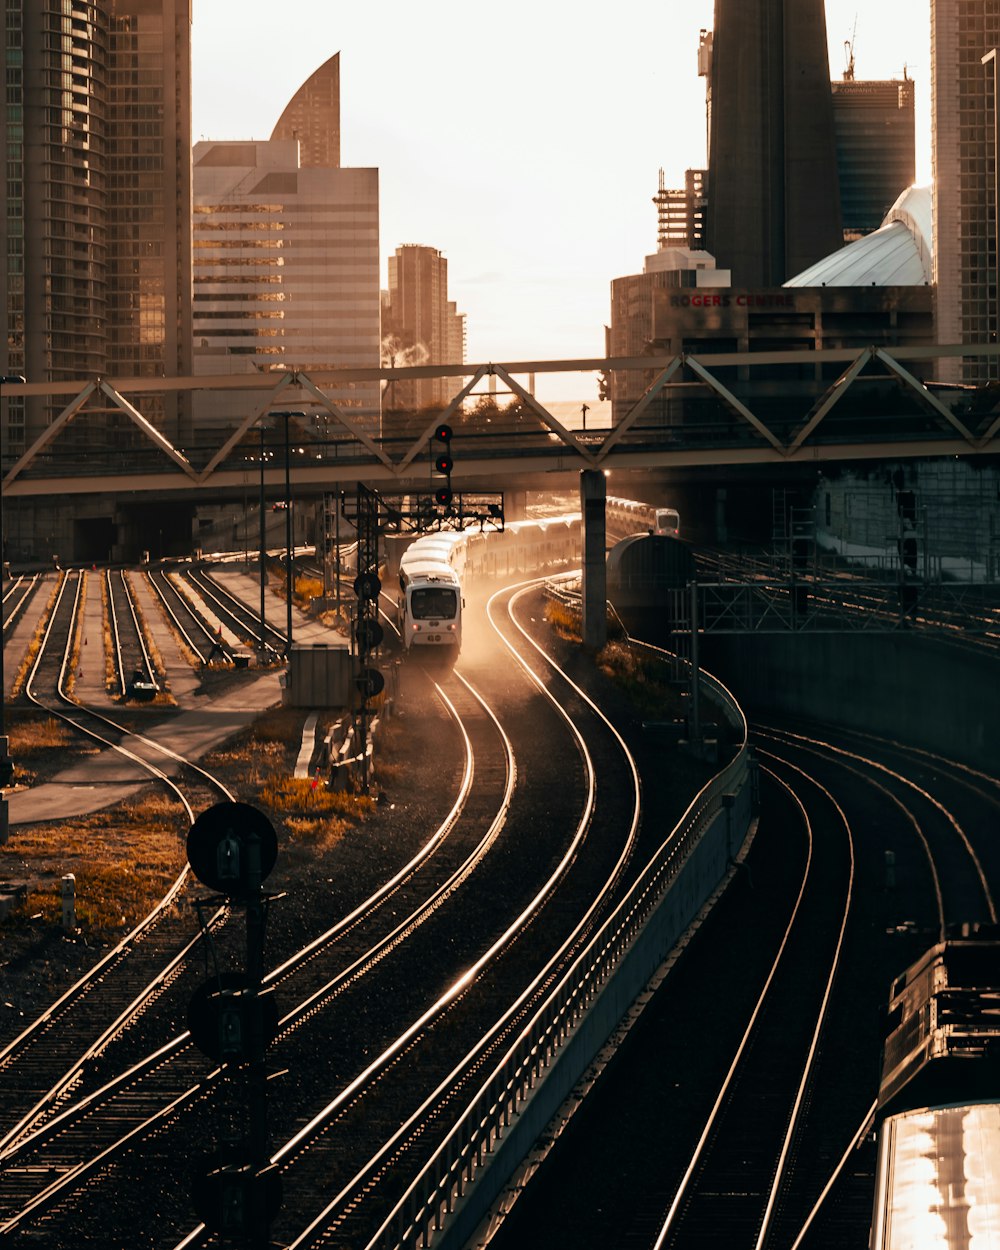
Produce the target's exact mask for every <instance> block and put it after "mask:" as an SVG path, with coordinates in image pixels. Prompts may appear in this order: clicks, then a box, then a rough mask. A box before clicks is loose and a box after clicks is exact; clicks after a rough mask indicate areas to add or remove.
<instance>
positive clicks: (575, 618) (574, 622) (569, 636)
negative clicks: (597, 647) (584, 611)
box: [545, 599, 580, 642]
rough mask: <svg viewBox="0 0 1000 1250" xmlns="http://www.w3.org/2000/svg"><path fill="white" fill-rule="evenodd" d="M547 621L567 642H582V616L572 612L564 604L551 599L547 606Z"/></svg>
mask: <svg viewBox="0 0 1000 1250" xmlns="http://www.w3.org/2000/svg"><path fill="white" fill-rule="evenodd" d="M545 619H546V620H547V621H548V622H549V624H550V625H551V626H552V628H553V629H554V630H555V631H556V633H557V634H558V635H559V637H560V638H564V639H565V640H566V641H567V642H580V615H579V613H578V612H571V611H570V609H569V608H567V607H566V606H565V605H564V604H562V603H559V602H558V601H557V600H555V599H550V600H549V602H548V603H546V605H545Z"/></svg>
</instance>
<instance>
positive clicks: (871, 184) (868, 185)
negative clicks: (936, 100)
mask: <svg viewBox="0 0 1000 1250" xmlns="http://www.w3.org/2000/svg"><path fill="white" fill-rule="evenodd" d="M831 85H832V88H833V120H834V128H835V130H836V135H837V168H838V171H839V174H840V210H841V215H842V218H843V226H844V239H845V241H847V242H851V241H852V240H854V239H859V238H861V237H862V235H865V234H870V233H871V232H872V231H873V230H877V229H878V228H879V226H881V224H882V221H883V219H884V218H885V215H886V213H887V212H888V211H889V209H890V208H891V207H892V206H893V204H895V202H896V200H897V199H898V198H899V196H900V195H901V194H902V193H903V192H904V191H905V190H906V188H907V187H909V186H911V185H912V183H913V179H914V176H915V173H916V149H915V144H914V114H913V104H914V91H913V81H912V79H910V78H907V77H905V76H904V77H903V78H902V79H898V80H896V79H888V80H883V81H865V80H863V79H860V78H858V79H855V78H844V79H843V81H841V82H834V83H832V84H831Z"/></svg>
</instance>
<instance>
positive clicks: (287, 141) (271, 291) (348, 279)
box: [194, 54, 380, 433]
mask: <svg viewBox="0 0 1000 1250" xmlns="http://www.w3.org/2000/svg"><path fill="white" fill-rule="evenodd" d="M339 64H340V57H339V54H338V55H336V56H334V57H331V58H330V60H328V61H327V62H326V63H325V64H324V65H322V66H320V68H319V69H318V70H316V72H315V73H314V74H313V75H311V77H310V78H309V79H307V81H306V82H305V83H304V84H303V86H302V87H301V88H300V89H299V91H298V92H297V93H296V94H295V96H294V97H293V99H292V101H291V102H290V104H289V105H288V107H287V108H286V109H285V111H284V112H283V113H282V116H281V118H280V119H279V121H278V124H277V125H276V126H275V129H274V132H273V133H272V136H271V138H270V140H268V141H266V142H254V141H252V140H250V141H227V142H219V143H215V142H201V143H198V144H196V145H195V148H194V255H195V261H194V336H195V367H196V369H197V371H198V373H200V374H212V373H230V372H241V371H246V370H251V369H264V370H266V369H273V368H282V369H298V370H302V371H304V372H306V373H309V372H320V371H323V370H327V369H335V368H352V367H357V368H378V364H379V344H380V325H379V317H380V303H379V220H378V170H377V169H345V168H342V167H341V166H340V100H339V95H338V91H337V87H338V84H339V79H340V71H339ZM326 162H332V163H331V164H327V163H326ZM324 390H325V392H326V394H327V395H328V396H329V397H330V398H331V399H332V400H333V401H334V402H335V403H337V404H339V405H340V406H342V407H344V408H345V409H350V410H353V412H354V413H355V415H358V416H361V417H364V418H370V419H374V418H377V416H378V412H379V387H378V382H377V381H375V380H372V381H370V382H359V383H356V384H353V385H344V386H340V387H338V388H336V389H334V388H330V387H326V388H324ZM236 402H237V403H238V402H239V401H236ZM226 407H227V405H226V403H225V402H224V400H223V398H222V397H221V396H217V397H213V399H212V401H211V402H210V403H207V402H203V400H202V399H199V405H198V412H199V425H202V426H204V424H205V421H206V419H207V413H209V412H211V415H212V418H213V419H214V421H215V423H216V424H228V423H229V422H230V421H231V418H232V416H233V413H232V412H227V411H226ZM230 407H232V405H230ZM234 411H235V410H234ZM369 424H370V422H369ZM203 433H204V431H203Z"/></svg>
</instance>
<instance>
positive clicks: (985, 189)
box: [931, 0, 1000, 382]
mask: <svg viewBox="0 0 1000 1250" xmlns="http://www.w3.org/2000/svg"><path fill="white" fill-rule="evenodd" d="M998 45H1000V4H997V3H996V0H931V143H932V148H931V166H932V175H933V214H934V281H935V284H936V286H937V327H938V342H939V343H945V344H947V343H962V342H969V343H984V342H987V341H989V340H990V339H991V338H995V336H996V330H997V282H996V265H997V255H996V241H995V231H996V163H995V159H994V152H995V148H994V144H995V134H996V130H995V126H996V110H995V107H994V91H993V87H994V70H995V68H996V60H995V58H994V59H993V60H992V61H988V62H987V63H986V64H985V65H984V64H983V57H984V56H988V55H989V53H990V52H992V51H993V50H994V49H996V48H997V47H998ZM939 371H940V376H941V377H943V378H948V379H961V380H962V381H965V382H983V381H986V380H987V379H988V378H989V376H990V374H991V373H992V375H993V376H994V377H995V376H996V364H995V363H991V362H990V361H987V360H984V359H979V360H972V361H969V362H967V363H966V364H965V365H964V366H963V365H962V363H961V362H960V361H957V360H956V361H948V360H942V361H941V363H940V366H939Z"/></svg>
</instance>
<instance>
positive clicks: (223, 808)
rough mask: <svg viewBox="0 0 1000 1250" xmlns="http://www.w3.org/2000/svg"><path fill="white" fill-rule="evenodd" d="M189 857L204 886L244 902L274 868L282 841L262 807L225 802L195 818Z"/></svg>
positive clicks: (192, 868)
mask: <svg viewBox="0 0 1000 1250" xmlns="http://www.w3.org/2000/svg"><path fill="white" fill-rule="evenodd" d="M187 854H188V862H189V863H190V865H191V870H192V872H193V873H194V875H195V876H196V877H197V878H198V880H199V881H200V882H201V883H202V885H207V886H208V888H209V889H210V890H215V891H216V893H218V894H225V895H226V896H227V897H228V898H231V899H233V900H234V902H238V903H244V902H246V901H247V898H248V897H249V896H250V895H252V894H253V893H254V892H255V891H259V889H260V882H261V881H263V880H264V879H265V878H266V877H267V876H268V874H269V873H270V872H271V869H272V868H273V867H274V864H275V861H276V859H277V858H278V838H277V835H276V834H275V832H274V826H273V825H272V824H271V822H270V821H269V820H268V818H267V817H266V816H265V815H264V813H263V812H262V811H260V809H259V808H256V807H252V806H251V805H250V804H249V803H234V802H229V801H228V800H224V801H223V802H221V803H216V804H215V806H214V807H209V808H207V809H206V810H205V811H203V812H202V813H201V815H200V816H198V817H197V818H196V819H195V822H194V824H193V825H192V826H191V828H190V829H189V830H188V836H187Z"/></svg>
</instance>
